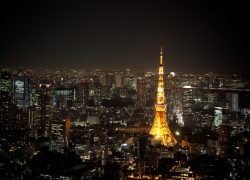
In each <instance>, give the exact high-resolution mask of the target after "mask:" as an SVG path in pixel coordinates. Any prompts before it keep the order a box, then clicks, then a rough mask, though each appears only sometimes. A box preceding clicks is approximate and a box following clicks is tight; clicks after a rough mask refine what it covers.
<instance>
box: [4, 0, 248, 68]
mask: <svg viewBox="0 0 250 180" xmlns="http://www.w3.org/2000/svg"><path fill="white" fill-rule="evenodd" d="M3 7H4V10H3V11H2V16H1V17H2V20H3V21H2V22H3V28H2V30H1V31H2V38H1V39H2V40H1V53H0V54H1V56H0V58H1V62H2V63H1V67H25V68H38V67H40V68H76V67H77V68H100V69H126V68H130V69H138V70H141V71H151V70H155V67H156V66H157V63H156V62H157V55H158V53H159V46H160V42H161V41H163V43H164V51H165V52H166V53H165V57H166V58H165V59H164V64H165V65H166V67H167V70H168V71H223V72H228V71H230V72H232V71H234V72H242V71H244V72H248V71H249V70H248V69H247V66H246V63H247V60H248V59H249V53H248V50H249V43H248V42H249V33H248V31H249V28H248V25H249V22H248V21H247V20H248V14H247V11H246V10H247V9H246V7H247V6H245V4H244V3H240V2H237V3H232V2H227V1H219V2H218V1H209V2H208V1H206V2H195V1H192V2H182V3H181V2H175V3H173V2H171V3H170V2H165V1H154V2H153V1H152V2H150V1H143V2H142V1H136V2H132V1H126V2H116V3H115V2H112V1H105V2H97V1H91V2H81V3H65V2H50V1H43V2H39V1H37V2H28V1H25V2H16V3H15V2H6V3H5V4H4V5H3ZM142 64H143V66H142Z"/></svg>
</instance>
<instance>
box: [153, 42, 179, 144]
mask: <svg viewBox="0 0 250 180" xmlns="http://www.w3.org/2000/svg"><path fill="white" fill-rule="evenodd" d="M158 75H159V77H158V87H157V98H156V103H155V117H154V122H153V125H152V128H151V130H150V134H151V135H152V136H153V138H154V139H155V140H157V141H160V142H161V144H163V145H164V146H172V145H175V144H176V143H177V141H176V139H175V137H174V136H173V134H172V132H171V130H170V128H169V126H168V123H167V115H166V102H165V94H164V78H163V76H164V68H163V62H162V46H161V52H160V65H159V73H158Z"/></svg>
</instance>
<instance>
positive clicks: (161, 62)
mask: <svg viewBox="0 0 250 180" xmlns="http://www.w3.org/2000/svg"><path fill="white" fill-rule="evenodd" d="M162 51H163V45H162V41H161V52H160V65H162V64H163V61H162V56H163V55H162Z"/></svg>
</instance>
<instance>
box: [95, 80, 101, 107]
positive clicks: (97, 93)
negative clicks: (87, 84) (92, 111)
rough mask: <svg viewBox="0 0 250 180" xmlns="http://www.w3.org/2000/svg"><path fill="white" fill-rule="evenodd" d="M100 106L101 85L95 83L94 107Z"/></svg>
mask: <svg viewBox="0 0 250 180" xmlns="http://www.w3.org/2000/svg"><path fill="white" fill-rule="evenodd" d="M101 104H102V83H100V81H96V82H95V83H94V105H95V106H100V105H101Z"/></svg>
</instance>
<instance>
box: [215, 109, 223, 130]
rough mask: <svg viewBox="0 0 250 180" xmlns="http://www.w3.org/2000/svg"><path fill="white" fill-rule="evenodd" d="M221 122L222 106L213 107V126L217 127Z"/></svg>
mask: <svg viewBox="0 0 250 180" xmlns="http://www.w3.org/2000/svg"><path fill="white" fill-rule="evenodd" d="M221 124H222V108H221V107H215V110H214V126H216V127H218V126H220V125H221Z"/></svg>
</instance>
